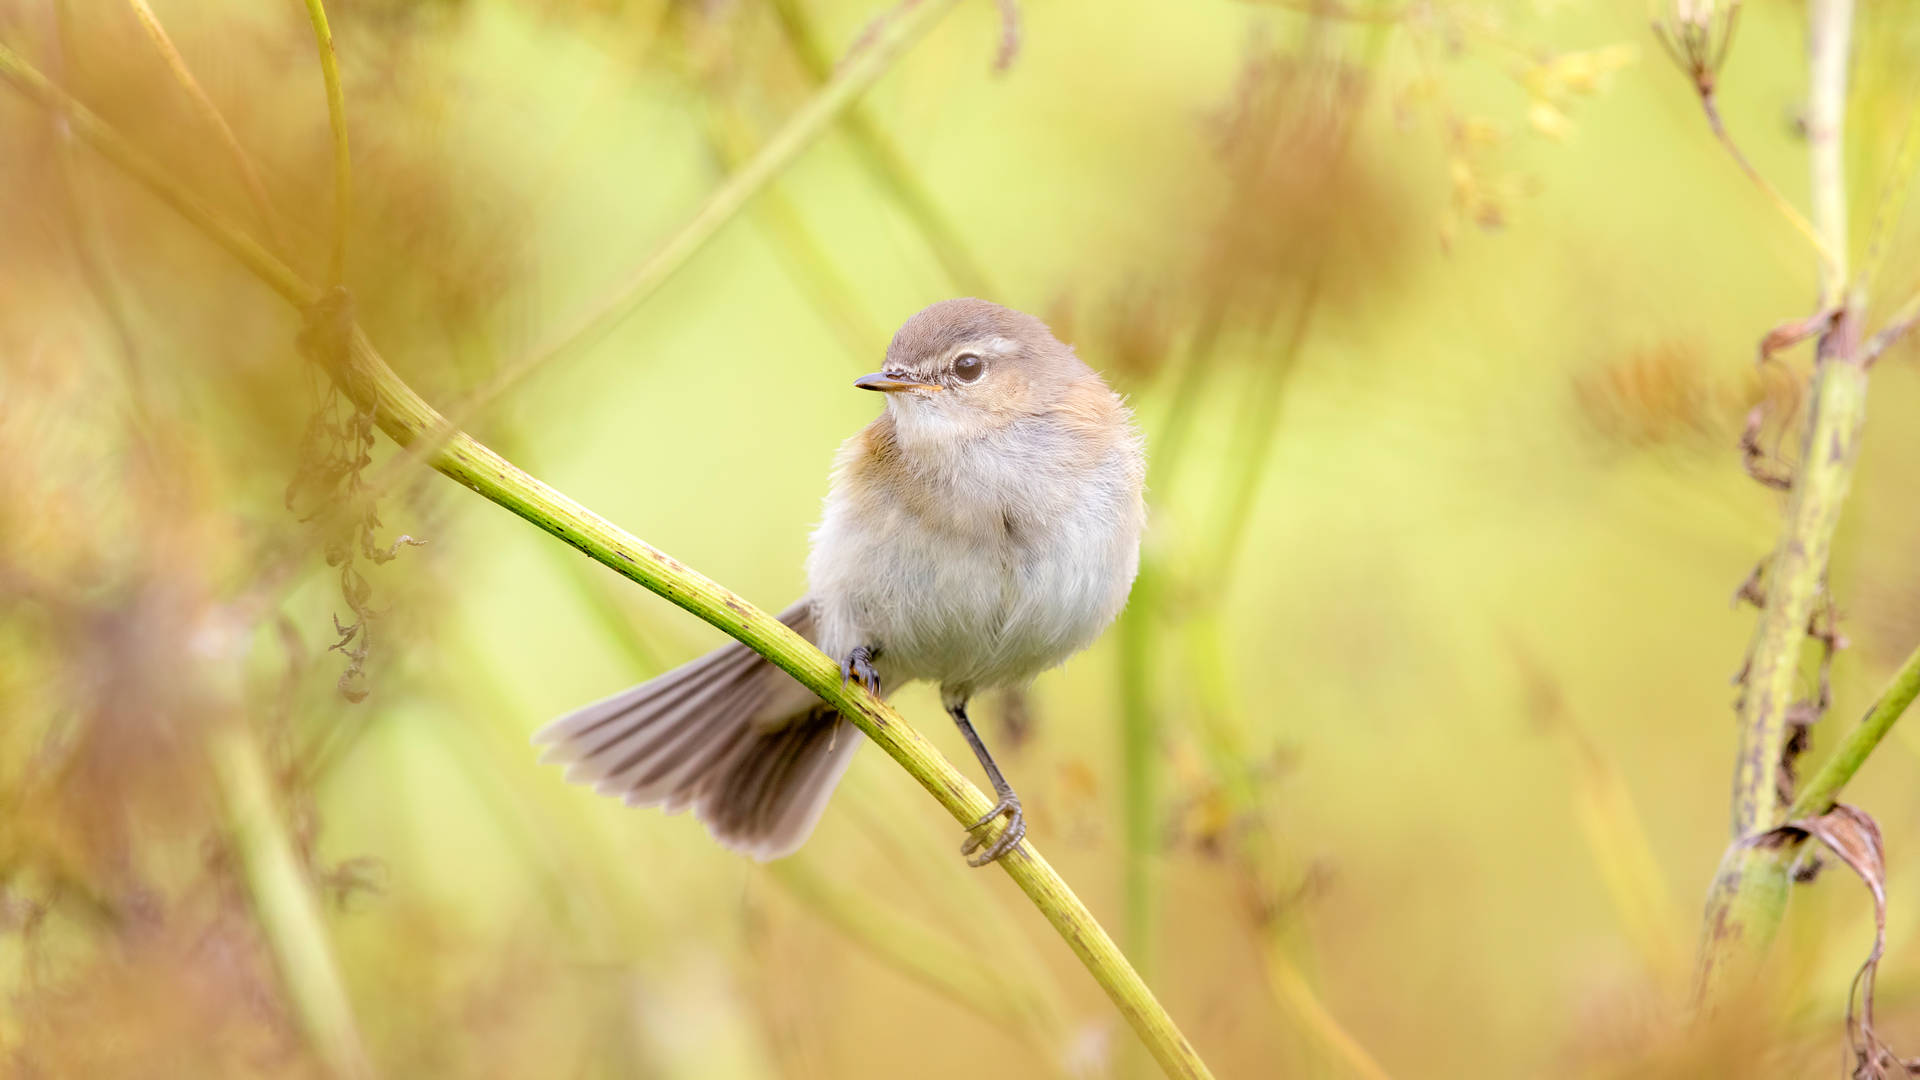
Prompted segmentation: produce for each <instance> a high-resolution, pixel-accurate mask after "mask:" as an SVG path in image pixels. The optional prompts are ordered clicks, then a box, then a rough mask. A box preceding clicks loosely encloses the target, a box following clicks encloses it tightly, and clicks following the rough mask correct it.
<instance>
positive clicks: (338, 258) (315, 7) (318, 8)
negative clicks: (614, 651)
mask: <svg viewBox="0 0 1920 1080" xmlns="http://www.w3.org/2000/svg"><path fill="white" fill-rule="evenodd" d="M306 3H307V19H308V21H309V22H311V23H313V41H314V45H315V47H316V48H317V49H318V50H319V52H320V75H321V77H322V78H323V79H324V80H325V81H326V84H327V125H328V126H329V127H331V128H332V129H333V246H332V248H331V249H330V253H329V255H328V257H327V284H328V285H338V284H340V282H341V281H342V280H344V278H345V275H346V270H347V227H348V224H349V221H350V219H351V215H352V212H353V158H352V155H351V154H349V153H348V152H347V98H346V93H345V92H344V91H343V90H341V88H340V57H339V55H338V54H337V53H336V52H335V51H334V47H333V30H332V28H331V27H329V26H328V25H327V10H326V8H325V7H323V6H322V5H321V0H306Z"/></svg>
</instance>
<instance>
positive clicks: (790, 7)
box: [773, 0, 995, 300]
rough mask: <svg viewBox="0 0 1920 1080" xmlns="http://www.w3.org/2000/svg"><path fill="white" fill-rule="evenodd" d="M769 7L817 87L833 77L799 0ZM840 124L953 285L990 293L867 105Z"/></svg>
mask: <svg viewBox="0 0 1920 1080" xmlns="http://www.w3.org/2000/svg"><path fill="white" fill-rule="evenodd" d="M773 13H774V16H775V18H776V20H777V21H778V22H779V24H780V29H781V32H782V33H783V34H785V35H786V39H787V46H788V48H790V49H792V50H793V55H794V58H795V59H796V60H798V61H799V62H800V67H801V69H802V70H803V71H805V72H806V73H807V77H808V78H809V79H810V80H812V82H813V85H814V86H815V87H816V88H819V87H824V86H826V85H827V83H828V82H829V81H830V80H831V79H832V78H833V63H832V61H831V60H830V59H829V58H828V56H827V51H826V49H825V48H824V47H822V46H821V44H820V36H819V34H818V33H816V32H815V30H814V27H813V23H812V21H811V20H810V19H808V17H807V13H806V11H805V9H803V8H802V7H801V6H800V0H773ZM840 130H841V131H842V132H844V133H845V134H846V136H847V138H848V139H850V140H851V141H852V143H853V149H854V152H855V155H856V156H857V157H858V158H859V159H860V163H861V164H862V165H863V166H865V167H866V169H867V172H868V173H870V174H871V175H872V176H873V178H874V180H875V182H876V183H878V184H879V185H880V188H881V190H883V191H885V192H886V193H887V195H888V196H889V197H890V198H892V199H893V201H894V202H895V203H896V204H898V205H899V207H900V208H901V209H902V210H904V211H906V214H907V217H908V218H910V219H911V220H912V221H913V224H914V226H915V227H916V228H917V229H919V230H920V235H921V237H922V238H923V239H925V240H926V242H927V247H928V248H929V249H931V250H932V252H933V256H934V258H935V259H938V260H939V262H940V265H941V267H942V268H943V269H945V270H946V272H947V276H948V277H949V278H951V279H952V280H953V284H954V286H955V287H956V288H958V289H959V290H960V291H961V292H962V293H966V294H968V295H971V296H977V297H980V298H982V299H988V300H991V299H994V298H995V290H994V287H993V283H992V280H991V278H990V277H989V276H988V274H987V272H986V270H985V268H983V267H982V266H981V265H980V261H979V260H978V259H976V258H974V256H973V252H972V250H971V249H970V248H969V247H968V245H967V242H966V241H965V240H964V239H962V238H961V236H960V233H959V231H958V230H956V229H955V228H954V227H953V224H952V222H950V221H948V220H947V216H946V214H945V213H943V212H942V211H941V209H940V206H939V204H937V203H935V202H934V201H933V196H932V195H931V194H929V193H928V192H927V189H926V185H925V184H922V183H921V182H920V177H919V175H918V174H917V173H915V172H914V169H913V166H911V165H909V164H908V163H907V158H906V155H905V154H903V153H901V152H900V148H899V147H898V146H896V145H895V144H894V142H893V140H892V139H891V138H889V137H888V136H887V133H886V132H885V131H884V130H883V129H882V128H881V127H880V125H879V123H878V122H877V121H875V120H874V119H873V116H872V114H870V113H869V112H868V111H867V109H866V107H865V106H863V105H861V104H859V103H857V102H856V103H854V104H852V105H850V106H848V108H847V110H846V112H845V113H844V114H843V115H842V116H841V117H840Z"/></svg>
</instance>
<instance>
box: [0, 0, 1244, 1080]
mask: <svg viewBox="0 0 1920 1080" xmlns="http://www.w3.org/2000/svg"><path fill="white" fill-rule="evenodd" d="M929 10H944V9H943V7H942V5H940V4H937V3H932V2H928V3H925V4H923V5H922V6H921V7H920V8H918V9H916V12H910V13H909V14H908V15H907V16H906V17H905V18H907V19H910V18H912V17H913V15H914V14H915V13H919V14H922V15H923V16H924V13H925V12H926V11H929ZM902 21H905V20H904V19H903V20H902ZM862 55H871V53H870V52H869V53H863V54H862ZM0 77H5V78H6V79H7V81H8V82H10V83H12V84H14V85H15V86H16V87H18V88H20V89H21V90H22V91H23V92H24V93H26V94H27V96H28V97H30V98H32V99H33V100H34V101H36V102H37V103H39V104H41V105H44V106H45V107H47V108H50V109H59V108H61V107H63V103H64V102H68V101H70V99H68V98H67V97H66V95H65V94H63V93H61V92H60V91H59V90H58V89H57V88H55V87H53V86H52V85H51V84H49V83H48V82H47V81H46V79H45V78H44V77H43V76H41V75H40V73H39V72H38V71H36V70H34V69H33V67H32V66H31V65H29V64H27V63H26V62H25V61H24V60H23V59H21V58H20V57H19V56H18V54H16V53H14V52H12V51H11V50H10V49H7V48H5V47H4V46H0ZM71 107H72V108H73V111H74V116H75V117H76V119H78V118H80V117H82V116H84V117H86V122H85V123H84V124H76V128H75V129H76V131H77V132H78V133H79V134H81V136H82V137H84V138H86V139H87V140H88V142H89V143H91V144H93V145H95V146H96V147H97V148H101V149H102V151H103V152H104V153H107V154H108V157H109V158H110V160H113V161H114V162H115V163H116V164H121V165H123V166H124V167H126V168H127V170H128V172H129V173H130V174H132V175H133V176H134V177H135V179H138V180H140V181H142V182H143V183H145V184H147V185H148V187H149V188H150V190H153V191H154V192H155V194H158V195H161V196H162V197H163V198H164V199H165V200H166V201H167V202H168V204H169V205H172V206H175V207H176V208H177V209H179V210H180V211H181V212H182V214H183V215H184V216H186V217H187V218H188V220H189V221H190V222H192V223H193V224H195V225H196V226H200V227H201V228H203V229H204V230H205V231H206V232H207V233H208V235H209V236H210V237H211V238H213V239H214V240H216V241H217V242H219V243H220V245H221V246H222V247H224V248H226V249H227V250H228V251H230V252H232V253H233V254H234V255H235V256H236V257H238V258H240V259H241V261H242V262H243V263H244V264H245V265H246V266H247V267H248V269H250V270H253V271H254V272H255V273H256V275H257V276H259V277H260V278H261V279H262V280H263V281H265V282H267V283H268V284H269V285H271V286H273V287H274V288H275V290H276V291H280V292H281V293H282V295H283V296H286V297H287V298H288V299H289V300H292V301H294V302H295V303H296V304H297V305H298V306H300V307H301V308H302V309H303V310H307V309H312V308H314V306H315V304H316V303H317V301H318V300H319V299H320V297H321V295H322V294H321V291H320V290H319V289H317V288H315V287H314V286H313V285H311V284H309V283H307V282H306V281H304V280H303V279H301V278H300V276H299V275H298V274H296V273H294V272H293V271H292V270H291V269H289V268H287V266H286V265H285V264H284V263H282V262H280V260H278V259H276V258H274V256H273V255H272V254H271V253H270V252H268V251H266V250H265V249H264V248H262V247H261V246H260V245H259V243H258V242H256V241H255V240H253V238H252V237H250V236H248V235H247V234H246V232H245V230H243V229H240V228H239V227H238V226H235V225H233V224H232V223H231V222H228V221H227V220H226V219H225V218H224V217H222V216H221V215H220V214H219V213H218V212H217V211H214V210H213V209H212V208H210V207H208V206H207V205H206V204H205V203H204V202H203V201H201V200H199V199H198V198H197V197H195V196H193V195H192V193H191V192H189V191H187V189H186V188H185V187H184V186H182V185H181V184H180V183H179V182H178V181H177V180H174V179H173V177H171V176H170V175H168V174H167V173H166V172H165V171H164V170H162V169H160V168H159V166H157V165H155V164H153V163H152V161H151V160H149V159H147V158H146V157H145V156H144V155H142V154H140V153H139V152H138V151H136V150H134V149H133V148H132V147H131V146H129V145H127V143H126V141H125V139H123V138H121V137H120V136H119V134H118V133H117V132H114V131H113V130H112V129H111V128H110V127H108V126H107V125H106V124H104V123H102V122H101V121H99V119H98V118H96V117H92V115H91V114H90V113H86V112H85V111H84V110H83V109H81V108H79V106H78V105H77V104H75V105H72V106H71ZM108 148H111V149H110V150H109V149H108ZM345 329H346V330H347V331H348V338H347V340H345V341H340V342H334V343H330V345H329V346H328V347H329V348H330V349H337V351H338V355H332V356H329V357H327V358H326V360H327V365H328V368H329V370H328V375H329V377H330V378H332V379H333V380H334V382H335V384H336V385H337V386H339V387H340V389H341V391H342V392H343V393H345V394H346V395H347V396H348V398H350V399H351V400H352V401H354V402H355V404H357V405H358V406H360V407H361V408H363V409H367V410H370V411H371V412H372V413H373V415H374V416H375V417H376V419H377V420H378V422H379V425H380V429H381V430H382V431H384V432H386V434H387V436H388V437H389V438H391V439H393V440H394V442H396V443H398V444H400V445H401V446H403V447H404V446H408V445H411V444H413V443H415V442H417V441H422V440H431V441H432V442H433V443H434V444H435V445H434V447H433V449H432V451H431V452H430V454H429V455H428V457H427V463H428V464H430V465H432V466H433V468H434V469H436V470H438V471H439V472H441V473H443V474H444V475H446V476H448V477H450V478H451V479H453V480H455V481H457V482H459V483H460V484H461V485H463V486H465V487H467V488H469V489H471V490H472V491H474V492H475V493H477V494H479V495H480V496H482V497H483V498H486V499H488V500H489V501H491V502H494V503H496V504H498V505H500V506H502V507H504V508H505V509H507V510H509V511H511V512H512V513H514V514H516V515H518V516H520V517H522V518H524V519H526V520H527V521H529V522H531V523H532V524H534V525H535V526H537V527H539V528H540V529H542V530H543V531H545V532H547V533H549V534H550V535H552V536H554V537H556V538H558V539H560V540H562V541H564V542H565V543H567V544H570V545H572V546H573V547H575V548H578V549H579V550H580V551H581V552H583V553H584V554H586V555H587V556H588V557H589V558H592V559H594V560H596V561H598V562H600V563H602V564H604V565H606V566H608V567H611V568H612V569H613V570H615V571H617V572H619V573H620V574H621V575H622V576H624V577H626V578H628V579H630V580H632V581H634V582H635V583H637V584H639V585H642V586H644V587H646V588H647V589H649V590H651V591H653V592H654V593H656V594H658V595H660V596H662V597H664V598H666V599H667V600H670V601H672V602H673V603H674V604H676V605H678V606H680V607H682V608H684V609H686V610H687V611H689V612H691V613H693V614H694V615H697V616H699V617H700V618H702V619H704V620H706V621H707V622H708V623H710V624H712V625H713V626H715V627H717V628H719V629H720V630H723V631H725V632H726V633H727V634H728V635H729V636H730V637H733V638H734V639H735V640H737V641H740V642H741V643H742V644H744V645H746V646H748V647H749V648H751V649H753V650H754V651H755V652H758V653H760V654H761V655H762V656H765V657H766V658H767V659H768V660H770V661H772V662H773V663H774V664H775V665H776V666H777V667H779V668H780V669H781V670H783V671H785V672H787V673H788V674H789V675H792V676H793V677H794V678H795V679H796V680H798V681H799V682H800V684H801V685H803V686H805V687H806V688H807V689H809V690H812V691H813V692H814V693H815V694H817V695H819V697H820V698H821V700H823V701H825V702H826V703H828V704H829V705H832V706H833V707H834V708H836V709H838V710H839V711H840V714H841V715H842V716H844V717H846V718H847V719H848V720H849V721H851V722H852V723H853V724H854V725H855V726H856V727H858V728H859V729H860V730H861V731H862V732H863V733H865V734H866V736H867V737H868V738H870V739H872V740H873V741H874V742H875V743H876V744H877V745H878V746H879V747H880V748H881V749H882V750H884V751H885V752H886V753H887V755H888V756H889V757H892V758H893V759H894V760H895V761H896V762H898V763H899V764H900V765H901V767H902V768H904V769H906V770H907V772H908V773H909V774H911V775H912V776H913V778H914V779H915V780H917V781H919V783H920V785H921V787H923V788H925V789H926V791H927V792H928V794H930V795H932V796H933V797H934V799H935V801H937V802H939V803H940V805H941V807H942V808H944V809H945V810H946V811H947V813H948V814H950V815H952V816H953V818H954V819H955V820H956V821H959V822H961V823H963V824H972V823H973V822H974V821H977V820H979V819H980V818H982V817H983V816H985V815H986V813H987V811H988V810H989V809H991V807H992V805H993V804H992V802H991V801H990V800H989V799H988V798H987V797H986V796H985V795H984V794H982V793H981V791H980V789H979V788H978V787H976V786H975V785H974V784H973V782H972V781H970V780H968V779H967V778H966V776H965V775H964V774H962V773H961V772H960V771H959V770H958V769H956V768H954V766H953V764H952V763H951V762H949V761H948V760H947V759H946V758H945V757H944V756H942V755H941V753H940V752H939V750H938V749H937V748H935V747H934V745H933V744H932V743H930V742H928V741H927V739H926V737H925V736H923V735H921V734H920V733H919V732H918V731H916V730H914V729H913V728H912V727H911V726H910V725H909V724H908V723H907V722H906V720H905V718H904V717H902V716H901V715H900V714H899V713H898V712H896V711H894V709H893V707H892V706H890V705H888V704H887V703H886V702H885V701H882V700H881V699H879V698H876V697H874V696H873V695H872V694H871V693H869V692H868V691H867V690H866V688H865V687H864V686H863V685H860V684H857V683H845V682H843V681H842V680H841V677H840V664H839V661H837V660H833V659H831V658H829V657H828V656H827V655H826V654H824V653H822V652H821V651H820V650H819V649H816V648H814V646H813V645H812V643H810V642H808V641H807V640H806V639H805V638H803V637H801V636H800V635H799V634H796V633H794V632H793V630H792V629H790V628H789V627H788V626H787V625H786V624H785V623H782V622H780V620H778V619H776V618H774V617H773V616H772V615H769V614H767V613H766V612H764V611H761V610H760V609H758V608H756V607H754V606H753V605H752V604H750V603H748V602H747V601H746V600H745V599H744V598H742V597H740V596H739V595H737V594H735V593H734V592H732V591H731V590H729V589H727V588H725V587H723V586H722V585H720V584H719V583H718V582H715V581H713V580H712V579H710V578H708V577H706V576H705V575H703V574H701V573H699V572H698V571H696V570H694V569H692V568H691V567H688V566H686V565H684V564H682V563H680V562H679V561H677V560H675V559H674V558H672V557H671V556H669V555H667V554H666V553H665V552H663V551H661V550H659V549H658V548H655V547H653V546H652V545H650V544H648V543H646V542H645V541H644V540H641V539H640V538H639V537H637V536H634V535H633V534H631V533H629V532H627V531H626V530H624V529H621V528H620V527H619V526H617V525H615V524H613V523H612V522H611V521H608V520H607V519H606V518H603V517H601V516H600V515H598V514H595V513H594V512H593V511H591V510H588V509H587V508H586V507H584V506H581V505H580V504H579V503H576V502H574V501H573V500H572V499H569V498H567V497H566V496H565V495H563V494H561V493H560V492H559V491H556V490H554V489H553V488H551V487H549V486H547V485H546V484H544V483H542V482H540V481H539V480H536V479H534V478H533V477H532V476H530V475H528V474H527V473H525V472H523V471H522V470H521V469H520V468H518V467H517V466H515V465H514V464H513V463H511V462H509V461H507V460H506V459H505V458H503V457H501V456H500V455H499V454H497V453H495V452H494V451H492V450H491V449H489V448H487V447H486V446H483V445H482V444H481V443H480V442H479V441H478V440H476V439H474V438H473V437H471V436H469V435H467V434H465V433H464V432H461V431H459V430H458V429H457V428H454V427H453V426H452V425H451V424H449V423H448V421H447V419H446V418H445V417H444V416H442V415H440V414H439V413H438V412H436V411H435V410H434V409H433V407H432V406H430V405H428V404H427V402H426V401H425V400H424V399H422V398H421V397H420V396H419V395H418V394H416V393H414V391H413V388H412V387H410V386H408V385H407V384H406V383H405V382H402V381H401V379H400V377H399V376H398V375H396V374H394V372H393V369H392V368H390V367H388V366H387V362H386V360H385V359H384V358H383V357H381V355H380V354H379V352H378V351H377V350H375V349H374V347H373V343H372V342H370V341H368V340H367V336H366V334H365V333H364V332H362V331H361V330H360V328H359V327H358V326H357V325H354V326H351V327H348V328H345ZM988 840H989V842H991V840H992V836H991V835H989V837H988ZM995 865H997V866H999V867H1000V868H1001V870H1002V871H1004V872H1005V873H1006V874H1007V876H1008V877H1011V878H1012V879H1013V881H1014V883H1015V884H1016V885H1018V886H1019V887H1020V890H1021V891H1022V892H1024V893H1026V894H1027V897H1028V899H1029V900H1031V901H1032V902H1033V904H1034V906H1035V907H1036V908H1038V909H1039V910H1040V913H1041V914H1042V915H1043V916H1045V917H1046V919H1047V921H1048V923H1049V924H1051V925H1052V926H1053V928H1054V930H1055V931H1056V932H1057V933H1058V934H1059V935H1060V937H1061V938H1062V940H1064V941H1065V942H1066V944H1067V946H1068V948H1070V949H1071V950H1072V951H1073V954H1074V955H1075V957H1077V958H1078V959H1079V961H1080V963H1081V965H1082V966H1083V967H1085V968H1086V969H1087V972H1088V973H1089V974H1090V975H1092V976H1093V978H1094V980H1095V981H1096V982H1098V983H1099V984H1100V987H1101V989H1102V990H1104V991H1105V992H1106V994H1107V997H1108V1000H1110V1001H1112V1002H1113V1004H1114V1006H1115V1008H1117V1009H1118V1010H1119V1011H1120V1014H1121V1016H1122V1017H1123V1018H1124V1019H1125V1020H1126V1021H1127V1024H1128V1026H1129V1027H1131V1028H1133V1030H1134V1032H1135V1033H1136V1034H1137V1035H1139V1037H1140V1039H1141V1041H1142V1042H1144V1043H1146V1045H1147V1048H1148V1050H1149V1051H1150V1052H1151V1053H1152V1054H1153V1056H1154V1060H1156V1061H1158V1062H1159V1063H1160V1067H1161V1068H1162V1069H1163V1070H1165V1072H1166V1073H1167V1075H1168V1076H1172V1077H1182V1078H1200V1077H1211V1076H1212V1073H1211V1072H1210V1071H1208V1069H1207V1066H1206V1063H1205V1062H1204V1061H1202V1060H1201V1058H1200V1055H1199V1054H1198V1053H1197V1052H1195V1051H1194V1049H1193V1047H1192V1045H1191V1044H1190V1043H1188V1042H1187V1039H1186V1036H1185V1035H1183V1034H1182V1033H1181V1032H1180V1029H1179V1027H1178V1025H1176V1024H1175V1023H1174V1022H1173V1018H1172V1017H1171V1016H1169V1015H1168V1014H1167V1011H1166V1009H1165V1008H1164V1007H1162V1006H1161V1004H1160V1002H1159V1000H1158V999H1156V998H1155V997H1154V995H1153V991H1152V990H1150V989H1148V987H1147V985H1146V983H1145V982H1144V981H1142V980H1141V978H1140V975H1139V973H1138V972H1136V971H1135V970H1134V969H1133V967H1132V966H1131V965H1130V964H1128V962H1127V959H1126V957H1125V956H1124V955H1123V954H1122V953H1121V952H1120V949H1119V948H1118V946H1116V945H1115V944H1114V943H1113V939H1112V938H1111V937H1109V936H1108V935H1107V932H1106V930H1105V929H1104V928H1103V927H1102V926H1101V925H1100V923H1099V921H1098V920H1097V919H1095V918H1094V917H1093V913H1092V912H1091V911H1089V910H1088V909H1087V906H1086V904H1084V903H1083V902H1081V900H1080V898H1079V897H1078V896H1076V895H1075V894H1074V892H1073V890H1072V888H1070V887H1069V886H1068V885H1067V883H1066V881H1065V880H1064V879H1062V878H1061V877H1060V875H1059V873H1058V872H1057V871H1055V870H1054V869H1053V867H1052V866H1051V865H1050V864H1048V863H1047V861H1046V860H1045V859H1043V858H1041V856H1040V854H1039V852H1038V851H1036V850H1035V849H1034V846H1033V844H1032V842H1031V841H1030V840H1026V841H1022V842H1021V843H1020V844H1019V845H1018V846H1016V847H1015V848H1014V849H1013V850H1012V851H1009V852H1008V853H1007V854H1006V855H1005V856H1003V857H1002V858H1001V859H1000V860H999V861H998V862H997V863H996V864H995Z"/></svg>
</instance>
